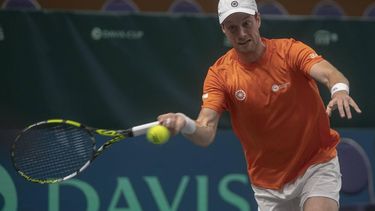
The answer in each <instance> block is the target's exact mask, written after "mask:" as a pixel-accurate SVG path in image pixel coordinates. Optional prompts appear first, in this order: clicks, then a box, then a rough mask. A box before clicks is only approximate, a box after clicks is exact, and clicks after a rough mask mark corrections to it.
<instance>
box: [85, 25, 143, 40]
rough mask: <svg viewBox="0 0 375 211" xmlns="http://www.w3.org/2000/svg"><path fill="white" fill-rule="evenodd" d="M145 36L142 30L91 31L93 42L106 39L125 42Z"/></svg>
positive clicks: (95, 28)
mask: <svg viewBox="0 0 375 211" xmlns="http://www.w3.org/2000/svg"><path fill="white" fill-rule="evenodd" d="M143 36H144V31H142V30H112V29H103V28H100V27H94V28H92V30H91V38H92V39H93V40H104V39H124V40H139V39H142V37H143Z"/></svg>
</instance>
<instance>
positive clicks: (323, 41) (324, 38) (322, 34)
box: [314, 30, 339, 46]
mask: <svg viewBox="0 0 375 211" xmlns="http://www.w3.org/2000/svg"><path fill="white" fill-rule="evenodd" d="M314 40H315V44H316V45H321V46H327V45H330V44H331V43H335V42H338V40H339V36H338V35H337V34H336V33H334V32H330V31H327V30H318V31H316V32H315V33H314Z"/></svg>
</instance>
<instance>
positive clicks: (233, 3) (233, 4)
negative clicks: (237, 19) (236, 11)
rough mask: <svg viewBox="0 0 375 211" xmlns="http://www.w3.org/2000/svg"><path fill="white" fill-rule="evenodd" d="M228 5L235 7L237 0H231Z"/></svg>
mask: <svg viewBox="0 0 375 211" xmlns="http://www.w3.org/2000/svg"><path fill="white" fill-rule="evenodd" d="M230 5H231V6H232V7H237V6H238V2H237V1H232V3H230Z"/></svg>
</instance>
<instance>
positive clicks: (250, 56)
mask: <svg viewBox="0 0 375 211" xmlns="http://www.w3.org/2000/svg"><path fill="white" fill-rule="evenodd" d="M265 50H266V45H265V44H264V43H263V42H262V41H260V42H259V43H258V45H257V46H256V48H255V50H254V51H251V52H246V53H242V52H238V51H237V55H238V59H239V60H240V62H241V63H243V64H246V65H249V64H251V63H254V62H256V61H258V60H259V59H260V58H262V56H263V54H264V52H265Z"/></svg>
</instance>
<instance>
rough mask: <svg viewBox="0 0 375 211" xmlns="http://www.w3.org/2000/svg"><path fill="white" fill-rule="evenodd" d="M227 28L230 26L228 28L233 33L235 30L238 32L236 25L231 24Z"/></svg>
mask: <svg viewBox="0 0 375 211" xmlns="http://www.w3.org/2000/svg"><path fill="white" fill-rule="evenodd" d="M227 28H228V30H229V31H230V32H231V33H234V32H236V30H237V27H236V26H234V25H229V26H228V27H227Z"/></svg>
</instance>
